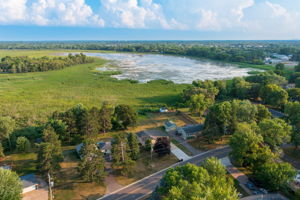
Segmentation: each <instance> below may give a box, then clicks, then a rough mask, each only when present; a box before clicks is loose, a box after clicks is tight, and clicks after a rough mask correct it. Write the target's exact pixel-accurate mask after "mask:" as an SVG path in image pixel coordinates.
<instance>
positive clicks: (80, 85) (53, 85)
mask: <svg viewBox="0 0 300 200" xmlns="http://www.w3.org/2000/svg"><path fill="white" fill-rule="evenodd" d="M55 52H56V51H16V50H14V51H0V56H3V55H11V56H12V55H18V56H20V55H33V56H43V55H48V54H51V55H53V54H55ZM77 52H78V51H77ZM56 53H57V52H56ZM106 62H107V61H105V60H101V59H97V60H96V62H95V63H91V64H83V65H76V66H72V67H67V68H65V69H63V70H58V71H48V72H37V73H24V74H0V108H1V109H0V110H1V111H0V114H4V115H10V116H14V117H16V118H21V117H26V118H27V119H29V120H30V121H33V122H34V121H36V120H42V121H43V120H45V119H46V118H47V116H49V115H50V114H51V113H52V112H54V111H56V110H59V111H63V110H66V109H68V108H70V107H72V106H74V105H76V104H78V103H82V104H84V105H85V106H86V107H88V108H90V107H92V106H97V107H99V106H100V105H101V103H102V102H103V101H109V102H111V103H113V104H120V103H125V104H130V105H133V106H135V107H136V108H140V107H145V106H153V105H154V106H159V105H161V104H170V105H172V104H174V103H176V101H177V100H178V99H179V95H180V93H181V92H182V90H183V89H184V88H185V87H186V86H187V85H184V84H164V83H160V82H153V83H147V84H137V83H130V82H129V81H126V80H123V81H118V80H116V79H113V78H111V77H110V75H109V74H107V73H106V74H101V73H95V72H94V71H93V70H94V69H95V67H101V66H102V65H103V64H105V63H106Z"/></svg>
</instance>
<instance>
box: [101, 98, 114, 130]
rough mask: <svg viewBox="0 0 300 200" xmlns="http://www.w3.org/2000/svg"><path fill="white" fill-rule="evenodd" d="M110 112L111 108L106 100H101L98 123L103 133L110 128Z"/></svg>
mask: <svg viewBox="0 0 300 200" xmlns="http://www.w3.org/2000/svg"><path fill="white" fill-rule="evenodd" d="M112 112H113V108H112V107H111V106H110V105H109V104H108V103H107V102H103V104H102V107H101V109H100V118H99V124H100V130H101V131H102V132H104V133H105V132H106V131H108V130H110V129H111V128H112V123H111V120H112Z"/></svg>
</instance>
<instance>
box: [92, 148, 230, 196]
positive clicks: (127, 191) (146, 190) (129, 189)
mask: <svg viewBox="0 0 300 200" xmlns="http://www.w3.org/2000/svg"><path fill="white" fill-rule="evenodd" d="M230 151H231V149H230V147H224V148H220V149H214V150H211V151H207V152H204V153H201V154H198V155H196V156H194V157H191V158H190V159H189V160H186V161H184V162H180V163H176V164H174V165H172V166H171V167H176V166H181V165H184V164H186V163H193V164H199V163H201V162H203V161H204V160H205V159H206V158H208V157H211V156H215V157H217V158H223V157H226V156H228V154H229V152H230ZM171 167H169V168H171ZM169 168H166V169H164V170H162V171H159V172H156V173H154V174H152V175H150V176H148V177H145V178H143V179H141V180H139V181H137V182H135V183H132V184H130V185H128V186H125V187H124V188H121V189H120V190H117V191H115V192H113V193H111V194H108V195H105V196H103V197H101V198H100V199H98V200H139V199H142V198H143V197H145V196H147V195H149V194H150V193H151V192H152V191H153V190H154V189H155V187H156V186H157V185H158V183H159V181H160V179H161V178H162V176H163V175H164V174H165V172H166V171H167V170H168V169H169Z"/></svg>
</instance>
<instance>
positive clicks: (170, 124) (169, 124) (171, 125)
mask: <svg viewBox="0 0 300 200" xmlns="http://www.w3.org/2000/svg"><path fill="white" fill-rule="evenodd" d="M164 127H165V130H166V131H167V132H170V131H176V129H177V126H176V124H175V123H174V122H172V121H166V122H165V123H164Z"/></svg>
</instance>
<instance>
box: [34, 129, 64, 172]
mask: <svg viewBox="0 0 300 200" xmlns="http://www.w3.org/2000/svg"><path fill="white" fill-rule="evenodd" d="M38 147H39V149H38V159H37V161H38V169H39V170H40V172H42V173H50V174H51V175H54V174H55V172H57V171H58V170H59V169H60V165H59V163H60V162H61V161H62V160H63V155H62V150H61V142H60V140H59V139H58V135H56V133H55V132H54V130H53V128H52V127H51V126H47V127H46V128H45V129H44V131H43V142H42V143H41V144H39V145H38Z"/></svg>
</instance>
